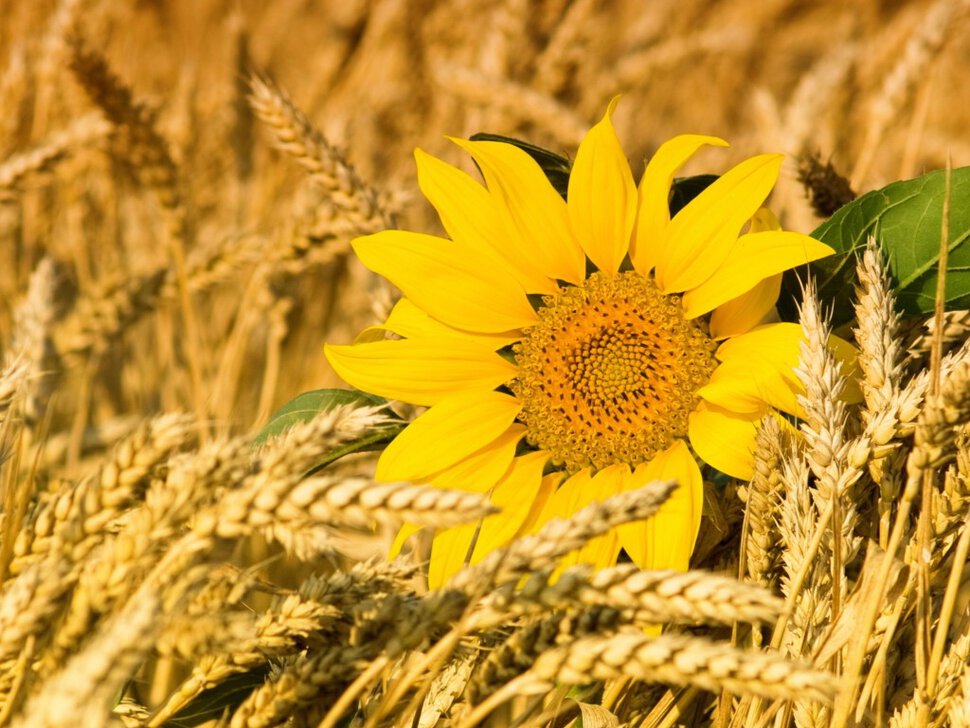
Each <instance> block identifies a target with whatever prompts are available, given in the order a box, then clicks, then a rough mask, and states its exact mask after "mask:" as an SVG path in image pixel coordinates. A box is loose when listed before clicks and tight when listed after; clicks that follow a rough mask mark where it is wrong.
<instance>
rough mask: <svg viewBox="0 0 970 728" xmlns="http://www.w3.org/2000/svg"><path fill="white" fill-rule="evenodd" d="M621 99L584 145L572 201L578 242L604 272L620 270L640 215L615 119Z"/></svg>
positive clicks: (576, 167)
mask: <svg viewBox="0 0 970 728" xmlns="http://www.w3.org/2000/svg"><path fill="white" fill-rule="evenodd" d="M617 101H619V97H617V98H614V99H613V101H611V102H610V105H609V108H608V109H607V110H606V114H604V116H603V119H602V121H600V122H599V123H598V124H597V125H596V126H594V127H593V128H592V129H590V130H589V133H587V134H586V137H585V138H584V139H583V141H582V143H581V144H580V145H579V151H577V152H576V161H575V162H574V163H573V168H572V171H571V172H570V175H569V194H568V198H567V199H568V200H569V204H568V208H569V219H570V221H571V222H572V225H573V231H574V232H575V234H576V237H577V238H578V239H579V244H580V245H581V246H582V247H583V250H585V251H586V255H587V257H588V258H589V259H590V260H591V261H593V264H594V265H595V266H596V267H597V268H599V269H600V270H601V271H604V272H605V273H616V272H617V271H618V270H619V269H620V263H621V262H622V261H623V258H625V257H626V254H627V251H628V250H629V247H630V235H631V233H632V232H633V222H634V220H635V218H636V214H637V205H636V194H637V191H636V187H635V186H634V185H633V177H632V175H631V173H630V165H629V163H628V162H627V161H626V156H625V155H624V154H623V148H622V147H621V146H620V140H619V139H617V137H616V131H615V130H614V129H613V124H612V122H611V121H610V117H611V116H612V115H613V110H614V109H615V108H616V103H617Z"/></svg>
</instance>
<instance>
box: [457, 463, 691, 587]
mask: <svg viewBox="0 0 970 728" xmlns="http://www.w3.org/2000/svg"><path fill="white" fill-rule="evenodd" d="M675 487H676V485H675V484H674V483H672V482H661V481H657V482H653V483H650V484H649V485H646V486H644V487H643V488H639V489H637V490H632V491H629V492H627V493H622V494H620V495H616V496H613V497H611V498H607V499H606V500H604V501H602V502H598V503H592V504H590V505H588V506H586V507H585V508H583V509H582V510H581V511H579V512H578V513H576V514H574V515H573V516H572V518H569V519H566V520H558V519H555V520H552V521H550V522H549V523H547V524H546V525H545V526H543V527H542V529H540V530H539V531H538V532H537V533H535V534H533V535H531V536H524V537H522V538H519V539H517V540H516V541H513V542H512V543H511V544H509V545H508V546H506V547H505V548H504V549H497V550H495V551H493V552H492V553H491V554H489V555H488V556H486V557H485V558H484V559H483V560H482V561H481V562H479V563H478V564H476V565H475V566H471V567H466V568H465V569H463V570H462V571H459V572H458V573H457V574H455V576H453V577H452V578H451V579H450V580H449V582H448V584H447V587H448V588H452V589H458V590H468V591H472V592H477V591H479V590H481V589H487V588H488V587H489V586H491V587H495V586H500V585H502V584H504V583H507V582H512V581H517V580H518V579H520V578H522V577H524V576H528V575H529V574H530V573H532V572H534V571H539V570H540V569H542V568H544V567H546V566H549V565H550V564H552V563H555V561H556V560H557V559H559V558H561V557H563V556H565V555H566V554H568V553H569V552H570V551H575V550H576V549H578V548H580V547H582V546H583V545H584V544H585V543H586V542H587V541H589V540H590V539H593V538H596V537H597V536H601V535H603V534H604V533H606V532H607V531H609V530H610V529H611V528H615V527H616V526H619V525H622V524H624V523H629V522H631V521H639V520H642V519H645V518H649V517H650V516H651V515H653V514H654V513H656V512H657V510H658V509H659V508H660V506H661V505H662V504H663V502H664V501H665V500H667V498H668V497H669V495H670V493H671V492H672V491H673V489H674V488H675Z"/></svg>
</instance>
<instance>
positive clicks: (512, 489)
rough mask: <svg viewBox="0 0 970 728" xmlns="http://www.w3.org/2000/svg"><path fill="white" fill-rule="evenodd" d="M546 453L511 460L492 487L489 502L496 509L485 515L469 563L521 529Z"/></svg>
mask: <svg viewBox="0 0 970 728" xmlns="http://www.w3.org/2000/svg"><path fill="white" fill-rule="evenodd" d="M548 460H549V455H548V453H545V452H542V451H539V452H530V453H527V454H525V455H523V456H521V457H517V458H516V459H515V460H513V461H512V467H511V468H509V470H508V472H507V473H506V474H505V476H504V477H503V478H502V480H501V481H500V482H499V483H498V484H497V485H496V486H495V490H494V491H492V495H491V498H490V499H489V500H490V501H491V502H492V505H494V506H496V507H497V508H499V509H500V512H499V513H496V514H494V515H492V516H488V517H487V518H486V519H485V521H484V522H483V523H482V530H481V533H480V534H479V536H478V541H476V542H475V553H474V554H473V555H472V563H473V564H475V563H478V562H479V561H481V560H482V559H484V558H485V557H486V556H487V555H488V554H490V553H491V552H492V551H494V550H495V549H497V548H501V547H502V546H505V545H506V544H508V543H509V542H510V541H512V539H514V538H516V537H517V536H518V535H519V534H521V533H522V532H523V526H524V525H525V524H526V522H527V521H528V519H529V514H530V512H531V510H532V508H533V506H534V504H535V501H536V497H537V496H538V495H539V491H540V490H541V489H542V484H543V480H544V479H543V477H542V470H543V468H544V467H545V466H546V463H547V462H548Z"/></svg>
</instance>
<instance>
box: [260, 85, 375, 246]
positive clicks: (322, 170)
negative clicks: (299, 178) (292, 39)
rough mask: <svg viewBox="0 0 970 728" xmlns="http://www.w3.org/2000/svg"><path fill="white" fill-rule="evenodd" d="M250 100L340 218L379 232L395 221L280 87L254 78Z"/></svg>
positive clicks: (354, 226)
mask: <svg viewBox="0 0 970 728" xmlns="http://www.w3.org/2000/svg"><path fill="white" fill-rule="evenodd" d="M249 83H250V87H251V88H252V94H251V95H250V103H251V104H252V107H253V110H254V111H255V112H256V115H257V116H258V117H259V118H260V120H262V121H263V123H265V124H266V126H267V127H269V129H270V131H272V132H273V135H274V137H275V139H276V143H277V144H278V145H279V147H280V148H281V149H283V151H285V152H286V153H287V154H289V155H290V156H292V157H293V158H294V159H295V160H296V161H297V162H299V163H300V165H301V166H302V167H303V168H304V169H306V170H307V172H309V173H310V176H311V179H312V180H313V181H314V182H315V183H316V184H317V185H318V186H319V187H320V189H322V190H324V191H325V192H326V193H327V195H328V197H329V199H330V200H331V201H332V203H333V205H334V206H335V207H336V208H337V209H338V210H339V212H340V218H341V219H343V220H345V221H347V222H348V223H350V225H351V226H352V227H351V229H353V230H354V231H355V232H356V233H357V234H363V233H367V232H375V231H377V230H382V229H384V228H387V227H391V226H392V224H393V221H392V219H391V218H390V216H389V215H387V213H386V212H385V211H384V210H383V209H382V208H381V207H380V205H379V203H378V195H377V193H376V192H375V191H374V190H372V189H371V188H369V187H368V186H367V185H365V184H364V183H363V182H362V181H361V179H360V177H359V176H358V174H357V172H356V171H355V170H354V168H353V167H351V166H350V165H349V164H348V163H347V162H346V161H345V160H344V158H343V156H342V155H341V154H340V153H339V152H338V151H337V149H336V148H335V147H334V146H333V145H331V144H330V143H329V142H327V140H326V139H325V138H324V136H323V134H321V133H320V132H319V131H317V129H316V128H315V127H314V126H313V124H311V123H310V120H309V119H307V117H306V116H305V115H304V114H303V112H302V111H300V110H299V109H298V108H297V107H296V105H295V104H294V103H293V102H292V101H291V100H290V99H289V97H287V96H286V94H285V93H284V92H283V91H282V89H280V88H279V87H277V86H275V85H274V84H272V83H271V82H270V81H268V80H267V79H265V78H260V77H259V76H253V77H251V78H250V81H249Z"/></svg>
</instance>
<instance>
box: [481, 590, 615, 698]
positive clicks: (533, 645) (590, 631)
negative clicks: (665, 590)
mask: <svg viewBox="0 0 970 728" xmlns="http://www.w3.org/2000/svg"><path fill="white" fill-rule="evenodd" d="M628 623H629V620H627V619H623V618H622V615H621V613H620V612H619V611H618V610H616V609H613V608H611V607H606V606H588V607H586V609H584V610H583V611H581V612H579V613H577V614H574V615H568V616H567V615H558V614H556V615H552V616H549V617H546V618H545V619H542V620H540V621H538V622H533V623H531V624H527V625H525V626H523V627H520V628H519V629H516V630H515V631H514V632H513V633H512V634H511V635H509V637H508V638H506V639H505V640H504V641H503V642H502V643H501V644H499V645H497V646H496V647H495V648H494V649H493V650H491V651H490V652H489V653H488V654H487V656H486V657H485V659H484V660H482V661H481V663H480V664H479V665H478V666H476V668H475V670H474V672H473V674H472V677H471V679H470V680H469V682H468V686H467V689H466V690H467V695H468V699H469V701H470V702H471V703H472V705H476V704H478V703H481V702H482V700H483V699H484V698H486V697H488V696H489V695H491V694H492V693H494V692H495V690H496V689H497V688H499V687H501V686H502V685H503V684H505V683H507V682H509V681H510V680H512V679H513V678H516V677H518V676H519V675H521V674H522V673H524V672H526V671H527V670H529V668H531V667H532V664H533V663H534V662H535V660H536V658H537V657H538V656H539V655H541V654H542V653H544V652H547V651H549V650H551V649H553V648H555V647H556V646H558V645H560V644H564V643H566V644H568V643H570V642H572V641H573V640H576V639H578V638H581V637H587V636H590V635H602V634H603V633H611V632H615V631H616V629H617V628H618V627H620V626H621V625H623V624H628Z"/></svg>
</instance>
